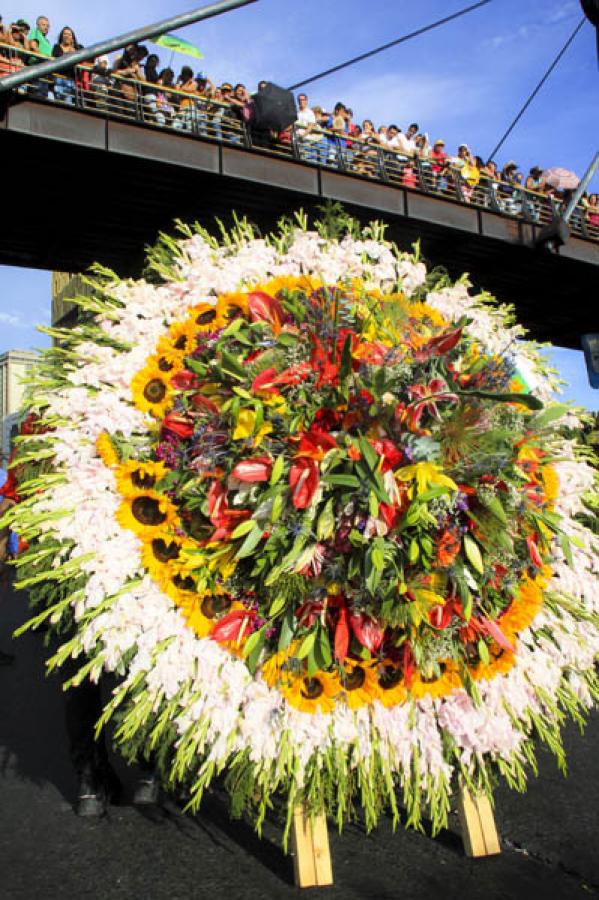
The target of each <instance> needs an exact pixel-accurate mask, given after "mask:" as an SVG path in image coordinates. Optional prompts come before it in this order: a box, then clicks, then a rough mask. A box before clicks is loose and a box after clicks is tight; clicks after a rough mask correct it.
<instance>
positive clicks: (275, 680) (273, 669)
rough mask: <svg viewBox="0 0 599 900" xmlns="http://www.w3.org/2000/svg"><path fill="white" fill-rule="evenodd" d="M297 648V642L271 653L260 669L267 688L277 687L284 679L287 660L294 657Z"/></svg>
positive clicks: (287, 664)
mask: <svg viewBox="0 0 599 900" xmlns="http://www.w3.org/2000/svg"><path fill="white" fill-rule="evenodd" d="M298 647H299V642H298V641H292V643H291V644H290V645H289V647H287V648H286V649H285V650H279V652H278V653H273V655H272V656H270V657H269V658H268V659H267V660H266V661H265V662H263V663H262V666H261V667H260V672H261V674H262V677H263V678H264V680H265V682H266V683H267V685H268V686H269V687H279V685H280V683H281V680H282V679H283V678H285V677H286V674H287V669H288V666H289V660H290V659H292V658H293V657H294V656H295V652H296V651H297V649H298Z"/></svg>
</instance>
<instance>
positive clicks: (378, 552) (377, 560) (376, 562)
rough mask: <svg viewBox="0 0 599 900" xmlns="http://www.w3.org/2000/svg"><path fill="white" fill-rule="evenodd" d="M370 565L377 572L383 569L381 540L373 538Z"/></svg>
mask: <svg viewBox="0 0 599 900" xmlns="http://www.w3.org/2000/svg"><path fill="white" fill-rule="evenodd" d="M372 565H373V566H374V568H375V569H378V571H379V572H382V571H383V569H384V568H385V542H384V541H383V539H382V538H380V537H379V538H375V540H374V542H373V546H372Z"/></svg>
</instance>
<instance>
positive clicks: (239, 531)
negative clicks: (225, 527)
mask: <svg viewBox="0 0 599 900" xmlns="http://www.w3.org/2000/svg"><path fill="white" fill-rule="evenodd" d="M255 527H256V522H255V521H254V520H253V519H247V521H245V522H240V523H239V525H238V526H237V528H236V529H235V531H234V532H233V533H232V534H231V538H232V539H233V540H235V538H240V537H243V536H244V534H247V533H248V532H249V531H252V529H254V528H255Z"/></svg>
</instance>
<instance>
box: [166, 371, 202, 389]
mask: <svg viewBox="0 0 599 900" xmlns="http://www.w3.org/2000/svg"><path fill="white" fill-rule="evenodd" d="M171 384H172V386H173V387H174V388H177V390H178V391H190V390H192V388H196V387H197V386H198V385H199V379H198V376H197V375H196V374H195V373H194V372H188V370H187V369H183V370H182V371H181V372H177V373H176V374H175V375H173V376H172V377H171Z"/></svg>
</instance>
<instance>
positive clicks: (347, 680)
mask: <svg viewBox="0 0 599 900" xmlns="http://www.w3.org/2000/svg"><path fill="white" fill-rule="evenodd" d="M376 665H377V663H376V660H372V661H371V662H363V661H362V660H355V659H346V660H344V662H343V669H344V672H343V674H342V675H341V676H340V678H339V683H338V690H339V692H340V694H341V695H342V697H343V699H344V700H345V702H346V703H347V705H348V706H349V708H350V709H359V708H360V707H361V706H366V705H367V704H369V703H372V701H373V700H378V699H379V695H380V694H381V688H380V686H379V681H378V678H377V671H376Z"/></svg>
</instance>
